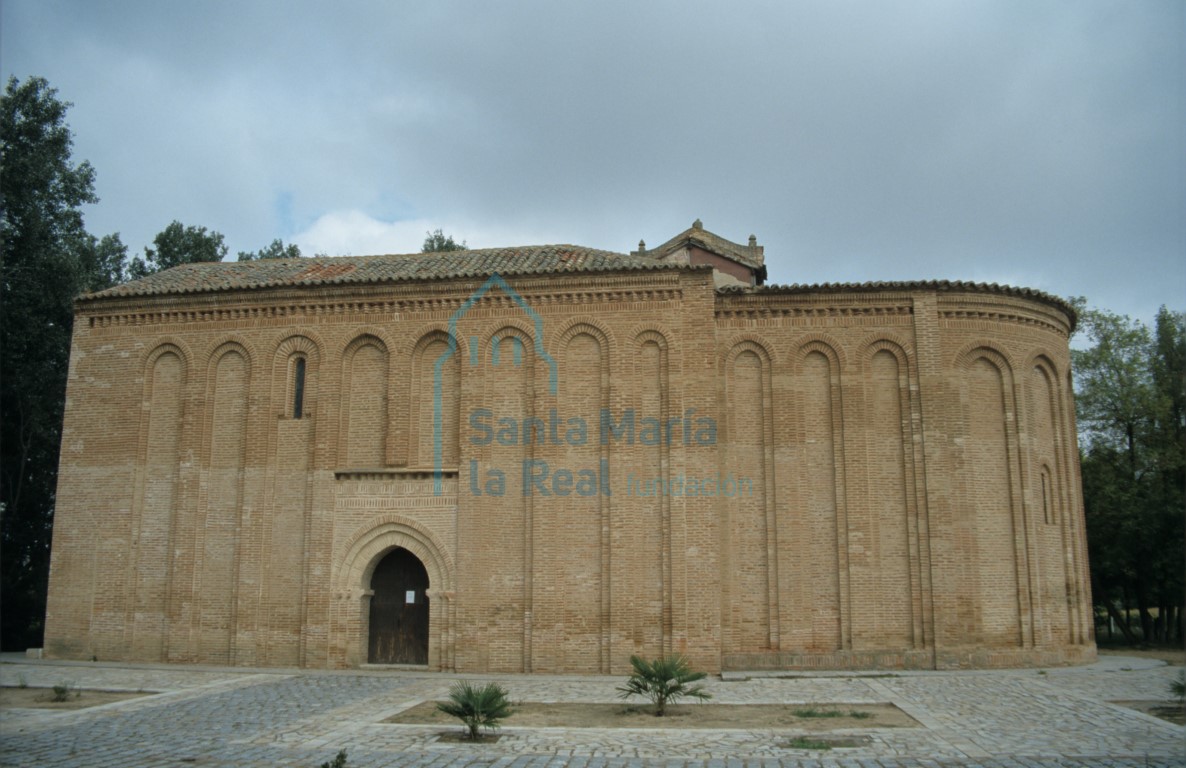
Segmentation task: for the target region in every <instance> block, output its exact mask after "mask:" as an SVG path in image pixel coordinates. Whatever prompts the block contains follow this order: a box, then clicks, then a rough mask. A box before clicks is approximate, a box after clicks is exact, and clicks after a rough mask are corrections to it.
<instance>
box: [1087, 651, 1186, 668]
mask: <svg viewBox="0 0 1186 768" xmlns="http://www.w3.org/2000/svg"><path fill="white" fill-rule="evenodd" d="M1099 654H1100V656H1135V657H1137V658H1140V659H1160V660H1162V661H1164V662H1165V663H1166V664H1170V665H1172V666H1175V667H1181V666H1186V651H1184V650H1182V649H1181V648H1115V647H1113V648H1100V649H1099Z"/></svg>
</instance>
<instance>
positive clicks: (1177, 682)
mask: <svg viewBox="0 0 1186 768" xmlns="http://www.w3.org/2000/svg"><path fill="white" fill-rule="evenodd" d="M1169 688H1170V695H1171V696H1173V697H1174V698H1175V699H1177V700H1178V706H1180V707H1186V669H1180V670H1178V677H1177V678H1176V679H1174V680H1170V686H1169Z"/></svg>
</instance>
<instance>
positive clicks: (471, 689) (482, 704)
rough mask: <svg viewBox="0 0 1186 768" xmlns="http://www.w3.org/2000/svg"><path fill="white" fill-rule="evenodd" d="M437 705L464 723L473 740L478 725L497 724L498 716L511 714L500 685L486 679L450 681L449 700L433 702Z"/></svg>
mask: <svg viewBox="0 0 1186 768" xmlns="http://www.w3.org/2000/svg"><path fill="white" fill-rule="evenodd" d="M437 709H439V710H440V711H442V712H444V713H445V714H446V715H451V716H452V717H456V718H457V719H458V720H460V721H461V722H463V723H465V726H466V728H468V729H469V730H468V735H467V738H469V739H470V740H471V741H477V739H478V738H479V736H480V735H481V734H480V733H479V729H480V728H487V729H491V728H498V727H499V721H500V720H502V719H504V718H507V717H510V716H511V714H513V713H512V710H511V702H510V701H509V700H508V699H507V692H506V689H504V688H503V687H502V686H501V685H499V684H498V683H487V684H486V685H484V686H481V687H478V686H476V685H473V684H472V683H469V682H467V681H464V680H462V681H460V682H457V683H454V684H453V687H452V688H450V689H449V700H448V701H440V702H437Z"/></svg>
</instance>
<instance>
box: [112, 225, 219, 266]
mask: <svg viewBox="0 0 1186 768" xmlns="http://www.w3.org/2000/svg"><path fill="white" fill-rule="evenodd" d="M152 243H153V245H154V246H156V247H155V248H149V247H146V248H145V249H144V258H143V259H142V258H140V257H139V256H137V257H136V258H134V259H132V264H131V266H130V267H129V268H128V274H129V276H130V277H131V278H132V279H133V280H137V279H139V278H142V277H147V276H148V275H151V274H154V273H156V272H160V271H161V270H162V269H169V268H170V267H176V266H178V265H180V264H194V263H197V262H201V261H222V260H223V259H224V258H225V257H226V255H227V247H226V243H224V242H223V237H222V235H221V234H220V233H218V232H207V231H206V228H205V227H187V226H185V225H184V224H182V223H181V222H180V221H176V220H174V221H173V223H171V224H170V225H169V226H167V227H165V229H164V230H163V231H162V232H160V233H159V234H158V235H157V236H156V237H155V238H153V240H152Z"/></svg>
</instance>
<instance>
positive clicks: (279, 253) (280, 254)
mask: <svg viewBox="0 0 1186 768" xmlns="http://www.w3.org/2000/svg"><path fill="white" fill-rule="evenodd" d="M300 257H301V249H300V248H298V247H297V245H296V243H290V244H289V245H285V244H284V241H283V240H281V239H280V238H276V239H275V240H273V241H272V244H271V245H269V246H267V247H266V248H261V249H259V250H258V251H239V261H259V260H260V259H299V258H300Z"/></svg>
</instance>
